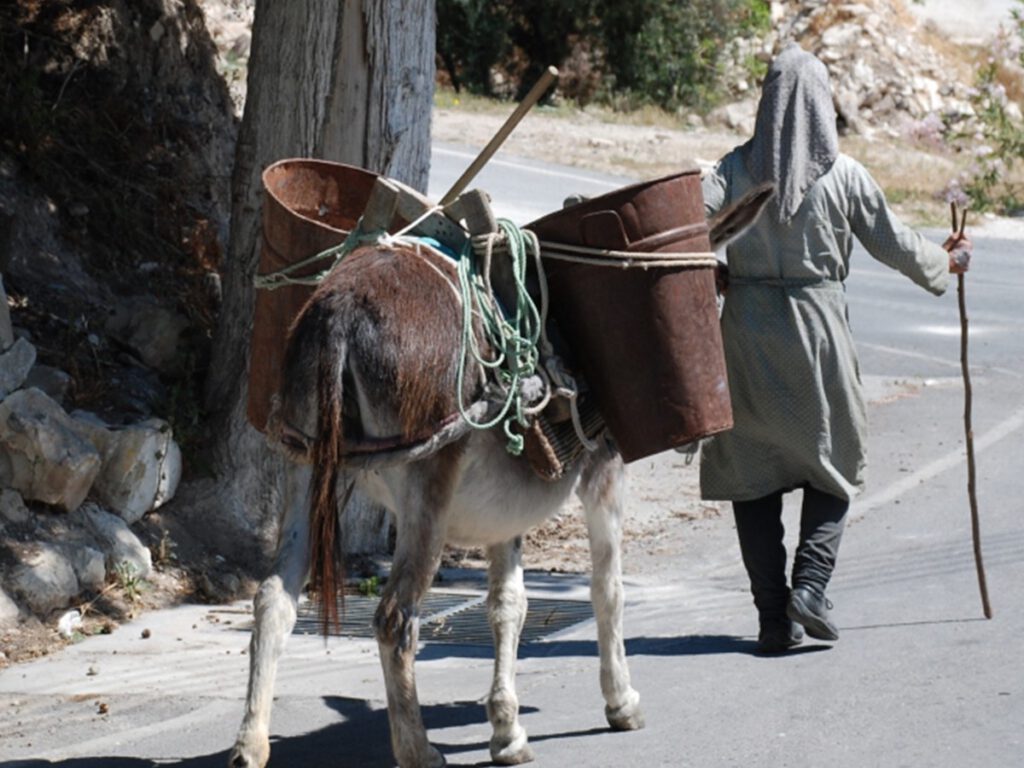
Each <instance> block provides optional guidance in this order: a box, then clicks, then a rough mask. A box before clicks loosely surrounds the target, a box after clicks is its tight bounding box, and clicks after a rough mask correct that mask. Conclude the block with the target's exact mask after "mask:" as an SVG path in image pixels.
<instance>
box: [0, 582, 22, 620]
mask: <svg viewBox="0 0 1024 768" xmlns="http://www.w3.org/2000/svg"><path fill="white" fill-rule="evenodd" d="M19 613H20V611H19V609H18V604H17V603H16V602H14V601H13V600H12V599H11V597H10V595H8V594H7V593H6V592H4V590H3V588H2V587H0V628H3V627H13V626H14V625H15V624H17V623H18V614H19Z"/></svg>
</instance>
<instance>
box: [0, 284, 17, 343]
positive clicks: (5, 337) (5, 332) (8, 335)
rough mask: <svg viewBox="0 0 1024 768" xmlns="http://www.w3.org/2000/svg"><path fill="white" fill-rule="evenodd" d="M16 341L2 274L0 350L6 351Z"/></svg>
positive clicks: (0, 286) (0, 287)
mask: <svg viewBox="0 0 1024 768" xmlns="http://www.w3.org/2000/svg"><path fill="white" fill-rule="evenodd" d="M13 343H14V328H13V327H12V326H11V309H10V307H8V306H7V291H5V290H4V278H3V275H0V352H6V351H7V350H8V349H10V348H11V345H12V344H13Z"/></svg>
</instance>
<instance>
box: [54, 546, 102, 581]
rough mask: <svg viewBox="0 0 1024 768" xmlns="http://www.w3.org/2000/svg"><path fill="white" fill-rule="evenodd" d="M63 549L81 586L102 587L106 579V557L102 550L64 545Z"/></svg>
mask: <svg viewBox="0 0 1024 768" xmlns="http://www.w3.org/2000/svg"><path fill="white" fill-rule="evenodd" d="M63 551H64V557H65V558H67V561H68V562H69V563H71V568H72V569H73V570H74V572H75V577H76V578H77V579H78V584H79V586H80V587H81V588H83V589H96V590H98V589H102V587H103V584H104V583H105V582H106V580H107V565H106V558H105V557H104V556H103V553H102V552H100V551H99V550H96V549H93V548H92V547H85V546H80V547H65V548H64V550H63Z"/></svg>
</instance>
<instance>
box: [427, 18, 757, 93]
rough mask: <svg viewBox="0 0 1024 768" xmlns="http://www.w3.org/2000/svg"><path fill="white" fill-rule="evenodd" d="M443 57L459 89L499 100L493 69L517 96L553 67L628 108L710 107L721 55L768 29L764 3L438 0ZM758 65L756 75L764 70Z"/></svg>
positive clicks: (581, 89) (754, 65) (577, 90)
mask: <svg viewBox="0 0 1024 768" xmlns="http://www.w3.org/2000/svg"><path fill="white" fill-rule="evenodd" d="M437 17H438V28H437V51H438V57H439V59H440V61H441V66H442V68H443V69H444V70H446V71H447V72H448V75H449V77H450V79H451V81H452V85H453V86H454V87H455V89H456V90H459V89H460V88H462V87H465V88H467V89H468V90H470V91H471V92H474V93H482V94H486V95H494V93H493V91H494V89H493V83H492V72H494V71H500V72H502V73H504V74H506V75H508V76H509V77H510V78H511V79H513V80H514V81H515V83H516V89H515V90H516V94H517V95H518V96H522V95H523V93H524V92H525V91H526V90H527V89H528V88H529V87H530V86H531V85H532V84H533V83H534V82H535V81H536V79H537V77H538V76H539V75H540V72H541V71H542V70H543V68H544V67H546V66H548V65H551V64H554V65H556V66H559V67H560V68H561V67H566V66H568V67H569V68H570V69H572V68H576V69H585V70H586V73H580V72H575V71H570V72H566V73H565V74H566V78H564V79H565V80H566V81H567V82H574V83H580V84H583V85H579V86H578V87H576V88H574V89H571V90H570V93H569V95H570V96H571V97H573V98H576V99H578V100H580V101H586V100H587V99H588V98H590V96H591V95H592V94H593V92H594V89H593V88H592V87H590V83H591V82H592V81H593V80H594V77H596V78H597V80H599V81H600V82H601V83H602V84H603V86H602V88H600V89H599V90H600V92H601V94H602V96H603V100H604V101H606V102H608V103H612V104H619V105H623V106H639V105H641V104H655V105H657V106H661V107H665V108H669V109H675V108H678V107H680V106H698V107H705V106H708V105H710V104H712V103H713V102H714V101H715V100H716V97H717V95H718V93H719V91H720V89H721V84H720V79H721V65H722V56H723V53H725V52H726V51H727V49H728V46H729V44H730V43H731V41H733V40H734V39H736V38H737V37H745V36H750V35H752V34H756V33H759V32H762V31H764V30H766V29H767V28H768V25H769V4H768V2H766V0H689V2H680V1H679V0H630V1H629V2H622V0H559V2H550V0H497V1H495V2H484V1H483V0H438V3H437ZM758 64H759V63H758V62H756V61H751V62H749V65H750V67H751V69H755V70H756V68H757V66H758Z"/></svg>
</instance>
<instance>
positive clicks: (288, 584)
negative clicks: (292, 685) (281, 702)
mask: <svg viewBox="0 0 1024 768" xmlns="http://www.w3.org/2000/svg"><path fill="white" fill-rule="evenodd" d="M309 478H310V468H309V467H308V466H303V465H298V464H292V463H289V465H288V468H287V477H286V496H285V514H284V520H283V521H282V522H281V532H280V535H279V538H278V543H277V557H276V558H275V561H274V573H273V575H272V576H270V577H269V578H267V579H266V580H265V581H264V582H263V583H262V584H260V588H259V590H258V591H257V592H256V599H255V601H254V603H255V614H256V620H255V626H254V628H253V632H252V640H251V641H250V643H249V691H248V693H247V694H246V700H245V717H244V718H243V720H242V727H241V729H240V730H239V732H238V738H237V739H236V741H235V746H234V749H232V750H231V756H230V758H229V760H228V765H229V766H230V768H263V766H265V765H266V764H267V760H268V759H269V758H270V739H269V728H270V706H271V702H272V700H273V695H274V678H275V677H276V675H277V661H278V658H280V656H281V652H282V651H283V650H284V646H285V641H286V640H287V639H288V635H290V634H291V631H292V628H293V627H294V626H295V607H296V603H297V602H298V597H299V592H300V591H301V590H302V587H303V586H304V585H305V583H306V579H307V577H308V572H309V496H308V494H309Z"/></svg>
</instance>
